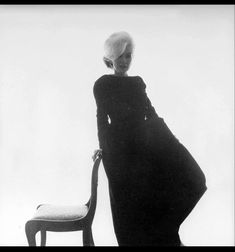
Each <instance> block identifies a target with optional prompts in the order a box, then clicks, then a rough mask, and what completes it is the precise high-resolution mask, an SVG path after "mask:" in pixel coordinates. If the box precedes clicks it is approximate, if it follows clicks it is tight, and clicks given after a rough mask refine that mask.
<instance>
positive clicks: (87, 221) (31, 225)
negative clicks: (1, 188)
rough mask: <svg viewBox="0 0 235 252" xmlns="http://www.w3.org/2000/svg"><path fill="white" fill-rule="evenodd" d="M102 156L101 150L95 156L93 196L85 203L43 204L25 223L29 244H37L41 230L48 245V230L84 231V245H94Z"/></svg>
mask: <svg viewBox="0 0 235 252" xmlns="http://www.w3.org/2000/svg"><path fill="white" fill-rule="evenodd" d="M101 158H102V153H101V150H99V151H98V152H97V153H96V155H95V156H94V158H93V160H94V164H93V169H92V176H91V196H90V199H89V200H88V202H87V203H86V204H85V205H81V206H80V205H73V206H58V205H52V204H41V205H39V206H38V207H37V209H36V213H35V214H34V216H33V218H32V219H30V220H28V221H27V222H26V224H25V233H26V237H27V240H28V244H29V246H36V233H37V232H38V231H40V232H41V246H46V231H52V232H68V231H82V232H83V236H82V237H83V246H94V245H95V244H94V241H93V235H92V228H91V226H92V222H93V218H94V215H95V210H96V203H97V185H98V168H99V165H100V161H101Z"/></svg>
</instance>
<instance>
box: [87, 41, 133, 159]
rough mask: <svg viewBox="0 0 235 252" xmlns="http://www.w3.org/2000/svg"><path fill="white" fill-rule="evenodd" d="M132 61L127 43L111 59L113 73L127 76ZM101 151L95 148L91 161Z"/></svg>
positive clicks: (129, 46) (130, 50) (130, 49)
mask: <svg viewBox="0 0 235 252" xmlns="http://www.w3.org/2000/svg"><path fill="white" fill-rule="evenodd" d="M131 61H132V47H131V45H130V44H128V45H127V46H126V48H125V50H124V52H123V53H122V54H121V55H120V56H119V57H118V58H116V59H114V60H112V65H113V75H115V76H123V77H124V76H128V75H127V71H128V70H129V68H130V64H131ZM100 152H102V149H97V150H95V151H94V154H93V156H92V159H93V161H95V159H96V157H97V155H98V154H99V153H100Z"/></svg>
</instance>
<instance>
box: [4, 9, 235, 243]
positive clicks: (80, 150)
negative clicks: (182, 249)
mask: <svg viewBox="0 0 235 252" xmlns="http://www.w3.org/2000/svg"><path fill="white" fill-rule="evenodd" d="M121 30H125V31H127V32H129V33H130V34H131V35H132V37H133V38H134V41H135V44H136V48H135V53H134V58H133V62H132V66H131V69H130V72H129V75H140V76H141V77H142V78H143V79H144V81H145V83H146V85H147V93H148V96H149V98H150V100H151V101H152V104H153V106H154V107H155V109H156V111H157V113H158V115H159V116H161V117H163V118H164V120H165V121H166V123H167V124H168V126H169V127H170V129H171V130H172V131H173V133H174V134H175V135H176V136H177V138H178V139H179V140H180V141H181V142H182V143H183V144H184V145H185V146H186V147H187V148H188V150H189V151H190V152H191V153H192V155H193V156H194V157H195V159H196V160H197V162H198V163H199V165H200V166H201V168H202V170H203V171H204V173H205V175H206V178H207V186H208V190H207V192H206V193H205V195H204V196H203V198H202V199H201V200H200V202H199V203H198V205H197V206H196V207H195V209H194V210H193V212H192V213H191V214H190V216H189V217H188V218H187V219H186V220H185V222H184V223H183V224H182V226H181V229H180V235H181V239H182V242H183V243H184V244H185V245H186V246H190V245H193V246H201V245H206V246H221V245H224V246H227V245H234V160H233V150H234V149H233V147H234V146H233V139H234V132H233V126H234V123H233V122H234V121H233V119H234V115H233V112H234V107H233V105H234V6H233V5H208V6H207V5H195V6H194V5H187V6H184V5H153V6H151V5H146V6H145V5H130V6H128V5H123V6H122V5H116V6H115V5H110V6H108V5H107V6H106V5H100V6H96V5H87V6H86V5H75V6H70V5H67V6H66V5H61V6H55V5H52V6H50V5H46V6H41V5H38V6H37V5H36V6H27V5H21V6H11V5H8V6H4V5H2V6H0V223H1V228H0V245H1V246H2V245H6V246H16V245H19V246H27V241H26V236H25V233H24V225H25V222H26V221H27V220H28V219H29V218H30V217H31V216H32V215H33V213H34V210H35V208H36V206H37V205H38V204H40V203H53V204H62V205H67V204H80V203H81V204H83V203H85V202H86V201H87V199H88V197H89V194H90V174H91V168H92V159H91V156H92V154H93V151H94V149H96V148H97V147H98V140H97V128H96V104H95V100H94V97H93V85H94V82H95V80H96V79H97V78H99V77H100V76H101V75H103V74H107V73H111V71H110V70H109V69H107V68H106V66H105V65H104V63H103V61H102V57H103V43H104V41H105V39H106V38H107V37H108V36H109V35H110V34H111V33H113V32H116V31H121ZM93 235H94V240H95V244H96V245H97V246H99V245H100V246H101V245H102V246H107V245H111V246H116V245H117V242H116V238H115V235H114V231H113V226H112V219H111V211H110V205H109V196H108V184H107V178H106V175H105V173H104V170H103V165H101V166H100V172H99V187H98V204H97V211H96V215H95V218H94V222H93ZM37 238H39V236H37ZM48 245H58V246H63V245H67V246H69V245H73V246H74V245H78V246H80V245H82V236H81V232H74V233H49V235H48Z"/></svg>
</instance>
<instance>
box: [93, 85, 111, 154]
mask: <svg viewBox="0 0 235 252" xmlns="http://www.w3.org/2000/svg"><path fill="white" fill-rule="evenodd" d="M93 93H94V97H95V100H96V105H97V110H96V117H97V129H98V139H99V146H100V148H101V149H103V148H104V147H105V142H106V134H107V130H108V126H109V123H108V114H107V112H106V111H107V110H106V107H105V99H104V94H103V92H102V89H101V86H100V85H98V83H95V85H94V89H93Z"/></svg>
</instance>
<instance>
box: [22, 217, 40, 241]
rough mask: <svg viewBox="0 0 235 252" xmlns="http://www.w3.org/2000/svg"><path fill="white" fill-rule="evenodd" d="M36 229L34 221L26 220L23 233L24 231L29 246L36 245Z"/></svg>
mask: <svg viewBox="0 0 235 252" xmlns="http://www.w3.org/2000/svg"><path fill="white" fill-rule="evenodd" d="M37 231H38V230H37V227H36V226H35V225H34V223H32V222H30V221H28V222H27V223H26V224H25V233H26V237H27V240H28V244H29V246H36V233H37Z"/></svg>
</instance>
